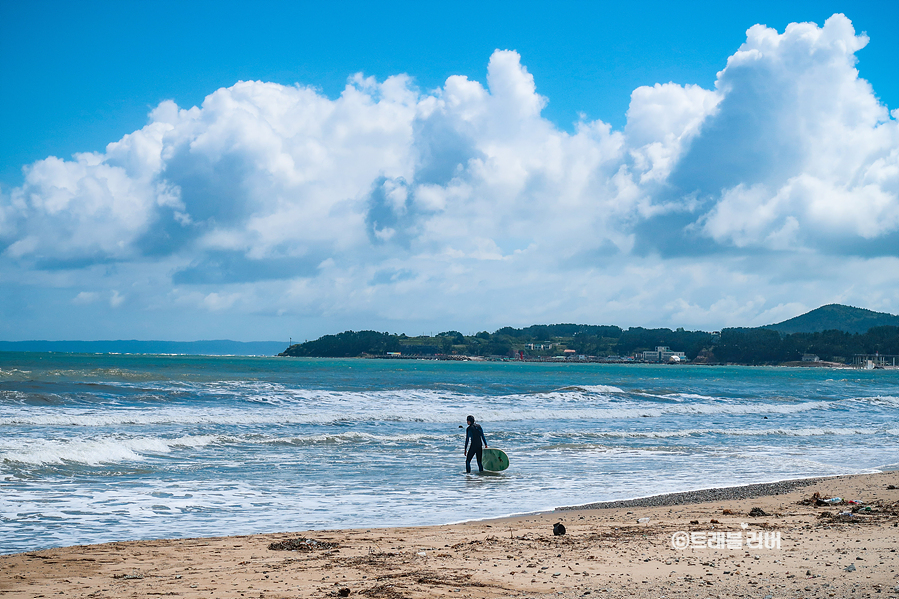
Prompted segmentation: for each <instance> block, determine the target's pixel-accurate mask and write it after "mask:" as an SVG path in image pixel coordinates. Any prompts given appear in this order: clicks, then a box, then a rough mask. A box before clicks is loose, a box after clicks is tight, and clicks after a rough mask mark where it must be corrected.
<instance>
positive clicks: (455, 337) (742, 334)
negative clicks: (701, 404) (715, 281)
mask: <svg viewBox="0 0 899 599" xmlns="http://www.w3.org/2000/svg"><path fill="white" fill-rule="evenodd" d="M279 355H280V356H292V357H318V358H348V357H368V358H382V359H434V360H503V361H505V360H521V361H533V362H559V361H564V362H570V361H575V362H606V363H691V364H751V365H769V364H781V365H795V366H848V365H854V366H856V367H863V368H883V367H893V366H899V316H894V315H892V314H887V313H884V312H874V311H871V310H866V309H863V308H854V307H851V306H843V305H840V304H829V305H826V306H822V307H820V308H817V309H815V310H812V311H811V312H808V313H806V314H803V315H801V316H797V317H795V318H791V319H789V320H785V321H783V322H780V323H777V324H771V325H766V326H763V327H755V328H726V329H722V330H721V331H711V332H709V331H687V330H684V329H683V328H678V329H676V330H671V329H664V328H662V329H646V328H643V327H630V328H628V329H622V328H621V327H618V326H614V325H585V324H552V325H533V326H529V327H525V328H521V329H516V328H513V327H503V328H501V329H498V330H496V331H494V332H493V333H489V332H487V331H481V332H480V333H477V334H475V335H463V334H462V333H460V332H458V331H445V332H442V333H439V334H437V335H434V336H429V335H421V336H417V337H409V336H407V335H405V334H402V333H401V334H395V333H380V332H377V331H345V332H343V333H339V334H336V335H325V336H323V337H320V338H318V339H315V340H314V341H307V342H305V343H298V344H294V345H291V346H290V347H288V348H287V349H286V350H284V351H283V352H281V353H280V354H279Z"/></svg>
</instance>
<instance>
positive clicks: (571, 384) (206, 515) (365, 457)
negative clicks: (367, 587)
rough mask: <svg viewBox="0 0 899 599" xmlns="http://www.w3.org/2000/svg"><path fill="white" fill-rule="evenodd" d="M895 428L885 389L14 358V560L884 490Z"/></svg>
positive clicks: (531, 367) (7, 492)
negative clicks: (809, 480) (705, 496)
mask: <svg viewBox="0 0 899 599" xmlns="http://www.w3.org/2000/svg"><path fill="white" fill-rule="evenodd" d="M897 408H899V372H897V371H882V370H878V371H856V370H829V369H812V368H808V369H787V368H747V367H699V366H696V367H693V366H652V365H603V364H574V363H565V364H539V363H494V362H432V361H405V360H403V361H392V360H323V359H285V358H242V357H184V356H134V355H70V354H15V353H0V528H2V535H0V553H11V552H16V551H25V550H31V549H36V548H42V547H51V546H62V545H72V544H84V543H96V542H105V541H112V540H126V539H148V538H160V537H187V536H212V535H222V534H247V533H255V532H271V531H281V530H285V531H286V530H305V529H319V528H338V527H359V526H365V527H368V526H392V525H413V524H439V523H446V522H453V521H460V520H467V519H473V518H481V517H490V516H499V515H505V514H509V513H520V512H529V511H537V510H543V509H548V508H552V507H556V506H560V505H573V504H582V503H587V502H592V501H603V500H612V499H623V498H629V497H637V496H644V495H649V494H656V493H663V492H669V491H684V490H688V489H696V488H702V487H711V486H726V485H737V484H745V483H754V482H766V481H773V480H780V479H785V478H795V477H806V476H821V475H835V474H847V473H857V472H872V471H876V470H878V469H885V468H895V467H897V461H899V458H897V457H896V456H897V449H899V424H896V421H897V419H896V415H897ZM469 413H471V414H474V415H475V416H476V417H477V419H478V421H479V422H481V423H482V424H483V426H484V430H485V433H486V435H487V440H488V443H489V444H490V445H491V446H496V447H501V448H503V449H505V450H506V452H507V453H508V454H509V457H510V460H511V466H510V468H509V469H508V470H507V471H505V472H503V473H502V474H500V475H494V476H477V475H472V476H467V475H465V474H464V473H463V469H464V458H463V454H462V443H463V440H464V429H462V428H460V426H461V425H464V420H465V416H466V415H467V414H469Z"/></svg>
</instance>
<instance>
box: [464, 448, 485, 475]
mask: <svg viewBox="0 0 899 599" xmlns="http://www.w3.org/2000/svg"><path fill="white" fill-rule="evenodd" d="M473 457H474V449H469V450H468V455H467V456H466V457H465V472H468V473H469V474H471V458H473ZM480 463H481V458H480V456H478V464H480Z"/></svg>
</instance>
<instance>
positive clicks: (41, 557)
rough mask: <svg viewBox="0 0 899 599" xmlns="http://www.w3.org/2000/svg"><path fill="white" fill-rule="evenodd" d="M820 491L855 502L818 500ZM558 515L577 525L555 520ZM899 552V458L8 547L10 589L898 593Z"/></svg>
mask: <svg viewBox="0 0 899 599" xmlns="http://www.w3.org/2000/svg"><path fill="white" fill-rule="evenodd" d="M763 493H766V494H763ZM815 493H818V494H819V497H827V496H839V497H841V498H843V500H846V501H841V502H840V503H838V504H823V505H815V501H814V499H813V497H814V494H815ZM688 500H689V502H688ZM848 500H855V501H858V502H859V503H850V502H849V501H848ZM637 502H642V503H640V504H638V503H637ZM841 513H845V515H841ZM556 523H562V524H563V525H564V526H565V528H566V529H567V530H566V534H564V535H555V534H553V525H554V524H556ZM677 535H687V536H686V537H681V538H682V539H683V538H686V539H687V540H688V541H689V546H688V547H686V548H683V549H678V548H675V545H674V544H673V541H674V539H675V538H676V537H677ZM690 535H693V536H692V537H691V536H690ZM716 535H722V536H721V537H720V539H719V540H721V542H722V543H723V539H724V536H723V535H732V536H734V535H737V536H740V539H739V540H740V541H741V543H742V542H743V539H744V538H745V539H746V541H745V542H746V545H745V546H743V545H742V544H741V546H740V547H736V546H733V547H727V546H725V545H723V544H721V545H715V546H709V544H710V543H711V540H710V539H713V538H717V537H716ZM765 535H767V536H765ZM774 535H777V540H778V545H777V547H775V546H774V545H773V539H774ZM762 536H765V538H766V539H767V538H768V537H770V539H771V540H772V545H771V547H770V548H766V547H764V546H761V547H759V546H751V545H750V541H749V539H750V537H753V538H758V539H761V538H762ZM729 538H730V537H729ZM298 539H302V540H298ZM707 539H708V542H706V540H707ZM699 540H701V541H702V542H699ZM694 541H695V542H694ZM759 542H761V541H759ZM283 549H292V550H283ZM897 551H899V471H886V472H881V473H877V474H855V475H843V476H835V477H825V478H821V477H818V478H814V479H794V480H791V481H781V482H777V483H762V484H754V485H744V486H742V487H730V488H725V489H724V490H722V489H721V488H718V489H706V490H702V491H689V492H686V493H668V494H664V495H657V496H654V497H653V498H638V499H632V500H626V501H619V502H601V503H594V504H586V505H585V506H571V507H567V508H557V509H556V510H554V511H552V512H547V513H539V514H524V515H517V516H510V517H504V518H496V519H492V520H479V521H468V522H465V523H462V524H452V525H442V526H422V527H399V528H365V529H361V528H360V529H348V530H317V531H305V532H281V533H270V534H256V535H243V536H232V537H214V538H199V539H173V540H157V541H129V542H115V543H105V544H100V545H84V546H75V547H64V548H58V549H46V550H39V551H30V552H26V553H17V554H11V555H0V596H2V597H3V599H6V598H7V597H8V598H10V599H13V598H14V599H19V598H22V599H24V598H26V597H28V598H31V597H41V596H43V597H49V596H50V595H59V594H62V595H65V596H67V597H85V598H87V597H90V598H91V599H105V598H110V599H111V598H112V597H147V596H178V597H187V598H190V599H194V598H200V597H204V598H209V597H215V598H216V599H220V598H233V599H247V598H249V597H259V598H264V599H273V598H283V599H288V598H291V599H293V598H296V597H316V598H318V597H321V598H324V597H356V596H358V597H360V599H365V598H367V599H404V598H405V599H419V598H420V599H424V598H425V597H435V596H447V597H460V598H461V597H467V598H477V599H488V598H490V599H492V598H494V597H509V596H524V597H542V596H548V595H552V596H553V597H556V598H560V597H561V598H563V599H568V598H571V599H574V598H575V597H578V598H583V597H586V599H593V597H594V596H598V597H610V598H622V599H623V598H628V599H629V598H633V597H636V598H638V599H641V598H650V597H652V598H654V599H658V597H660V596H665V597H666V598H669V599H672V598H681V597H683V598H686V597H696V596H702V597H708V596H712V597H722V598H723V597H729V596H733V597H740V596H742V597H744V598H755V597H758V598H759V599H764V598H765V597H770V598H772V599H778V598H781V597H786V596H789V597H822V598H829V597H837V598H839V597H849V596H858V595H857V594H858V593H860V592H864V593H880V592H883V593H884V596H890V595H892V594H893V592H894V589H896V588H897V586H899V573H897V570H899V557H897V555H899V554H897ZM862 596H863V595H862Z"/></svg>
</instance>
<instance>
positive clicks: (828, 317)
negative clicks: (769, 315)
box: [761, 304, 899, 335]
mask: <svg viewBox="0 0 899 599" xmlns="http://www.w3.org/2000/svg"><path fill="white" fill-rule="evenodd" d="M882 326H894V327H895V326H899V316H894V315H892V314H887V313H886V312H874V311H873V310H865V309H864V308H853V307H852V306H843V305H840V304H828V305H826V306H821V307H820V308H817V309H815V310H812V311H811V312H806V313H805V314H802V315H800V316H797V317H795V318H790V319H789V320H785V321H783V322H779V323H777V324H769V325H767V326H764V327H761V328H763V329H772V330H774V331H777V332H779V333H782V334H788V335H789V334H792V333H820V332H822V331H844V332H846V333H867V332H868V330H869V329H871V328H872V327H882Z"/></svg>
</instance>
